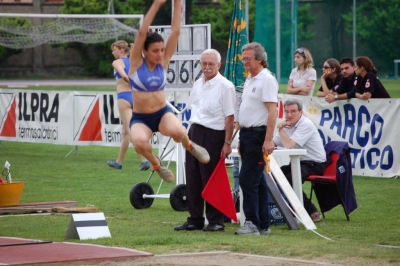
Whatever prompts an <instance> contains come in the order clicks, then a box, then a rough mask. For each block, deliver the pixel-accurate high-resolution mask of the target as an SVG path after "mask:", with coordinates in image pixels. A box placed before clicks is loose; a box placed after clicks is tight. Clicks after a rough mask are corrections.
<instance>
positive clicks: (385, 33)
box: [343, 0, 400, 64]
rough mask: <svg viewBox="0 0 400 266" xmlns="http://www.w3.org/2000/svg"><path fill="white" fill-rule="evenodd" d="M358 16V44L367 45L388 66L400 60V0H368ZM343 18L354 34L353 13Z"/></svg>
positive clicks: (358, 10)
mask: <svg viewBox="0 0 400 266" xmlns="http://www.w3.org/2000/svg"><path fill="white" fill-rule="evenodd" d="M382 7H385V8H382ZM356 16H357V18H356V31H357V37H358V42H364V43H367V44H368V45H369V47H370V48H372V49H373V50H374V51H375V53H376V54H377V55H380V56H381V57H382V58H383V59H384V60H385V62H387V64H392V63H393V59H397V58H400V49H399V47H400V38H399V36H400V24H399V17H400V0H368V1H366V2H364V3H362V4H360V5H359V6H358V7H357V9H356ZM343 18H344V20H345V21H346V31H347V32H348V33H349V34H353V11H351V12H349V13H347V14H345V15H343Z"/></svg>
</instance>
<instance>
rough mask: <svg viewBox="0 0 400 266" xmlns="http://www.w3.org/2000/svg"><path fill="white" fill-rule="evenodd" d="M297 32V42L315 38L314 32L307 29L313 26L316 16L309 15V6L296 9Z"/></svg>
mask: <svg viewBox="0 0 400 266" xmlns="http://www.w3.org/2000/svg"><path fill="white" fill-rule="evenodd" d="M298 18H299V22H298V24H297V25H298V32H299V41H306V40H311V39H312V38H314V36H315V32H312V31H311V30H310V29H309V26H310V25H312V24H314V22H315V20H316V19H317V15H315V16H313V15H311V4H310V3H308V4H305V5H302V6H300V7H299V8H298Z"/></svg>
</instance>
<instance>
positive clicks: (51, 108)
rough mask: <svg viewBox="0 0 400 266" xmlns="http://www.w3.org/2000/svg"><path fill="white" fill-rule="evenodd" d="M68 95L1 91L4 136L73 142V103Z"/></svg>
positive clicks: (0, 117)
mask: <svg viewBox="0 0 400 266" xmlns="http://www.w3.org/2000/svg"><path fill="white" fill-rule="evenodd" d="M68 95H69V93H68V92H41V91H18V90H0V139H4V140H13V141H24V142H40V143H54V144H69V143H70V140H71V133H72V132H71V130H70V127H69V124H70V123H71V122H72V120H71V114H70V113H72V106H73V105H72V103H73V102H72V98H71V97H69V96H68ZM68 112H69V113H68Z"/></svg>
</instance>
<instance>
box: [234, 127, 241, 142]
mask: <svg viewBox="0 0 400 266" xmlns="http://www.w3.org/2000/svg"><path fill="white" fill-rule="evenodd" d="M239 129H240V128H237V129H236V130H235V132H234V133H233V136H232V141H233V140H234V139H235V137H236V134H237V133H238V132H239Z"/></svg>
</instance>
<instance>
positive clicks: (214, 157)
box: [185, 124, 225, 226]
mask: <svg viewBox="0 0 400 266" xmlns="http://www.w3.org/2000/svg"><path fill="white" fill-rule="evenodd" d="M188 135H189V138H190V140H192V141H193V142H194V143H196V144H198V145H200V146H202V147H204V148H205V149H206V150H207V151H208V153H209V154H210V162H209V163H208V164H203V163H201V162H199V161H198V160H197V159H196V158H195V157H194V156H193V155H192V154H190V153H189V152H188V151H186V166H185V170H186V191H187V202H188V210H189V214H190V217H189V218H188V222H190V223H193V224H195V225H198V226H204V216H203V215H204V199H203V198H202V197H201V192H202V191H203V189H204V187H205V186H206V184H207V182H208V180H209V179H210V177H211V175H212V173H213V172H214V169H215V167H216V166H217V164H218V162H219V160H220V155H221V150H222V148H223V146H224V143H225V130H213V129H210V128H206V127H203V126H201V125H197V124H192V125H191V126H190V129H189V133H188ZM206 217H207V220H208V222H209V223H210V224H221V225H222V224H223V222H224V215H223V214H222V213H221V212H220V211H218V210H217V209H215V208H214V207H213V206H212V205H210V204H208V203H206Z"/></svg>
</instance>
